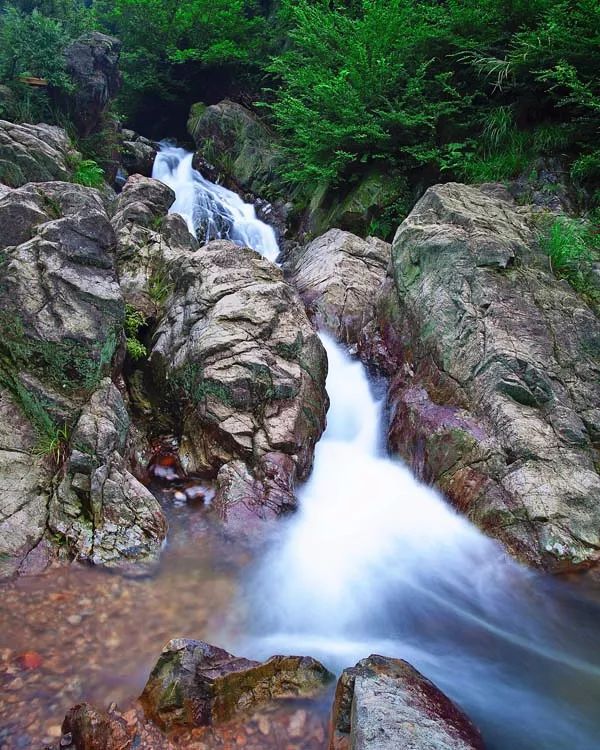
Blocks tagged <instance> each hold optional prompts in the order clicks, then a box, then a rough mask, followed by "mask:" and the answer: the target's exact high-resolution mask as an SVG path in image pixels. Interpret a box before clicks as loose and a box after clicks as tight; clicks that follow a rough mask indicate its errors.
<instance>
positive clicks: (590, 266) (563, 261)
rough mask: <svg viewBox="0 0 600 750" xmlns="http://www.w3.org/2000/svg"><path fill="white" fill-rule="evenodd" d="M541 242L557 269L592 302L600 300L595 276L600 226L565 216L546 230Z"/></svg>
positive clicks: (557, 219) (598, 258) (599, 242)
mask: <svg viewBox="0 0 600 750" xmlns="http://www.w3.org/2000/svg"><path fill="white" fill-rule="evenodd" d="M541 244H542V248H543V249H544V250H545V252H546V253H547V254H548V257H549V259H550V265H551V268H552V270H553V272H554V273H555V274H556V275H557V276H558V277H559V278H564V279H567V281H568V282H569V283H570V284H571V286H572V287H573V288H574V289H575V290H576V291H577V292H579V293H580V294H583V295H584V296H586V297H588V299H590V300H591V301H592V302H594V303H596V304H598V303H600V285H599V284H598V282H597V281H595V279H594V267H595V264H598V263H600V231H599V228H598V226H594V225H593V224H589V223H587V222H584V221H579V220H577V219H570V218H568V217H566V216H561V217H558V218H556V219H554V220H553V221H552V222H551V223H550V224H549V225H548V226H547V227H546V228H545V229H544V230H543V231H542V235H541Z"/></svg>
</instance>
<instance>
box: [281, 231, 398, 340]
mask: <svg viewBox="0 0 600 750" xmlns="http://www.w3.org/2000/svg"><path fill="white" fill-rule="evenodd" d="M390 255H391V246H390V245H389V244H388V243H387V242H383V241H382V240H378V239H376V238H375V237H368V238H367V239H366V240H363V239H361V238H360V237H357V236H356V235H355V234H350V232H343V231H342V230H340V229H330V230H329V231H328V232H327V233H326V234H324V235H323V236H321V237H317V239H315V240H313V241H312V242H311V243H310V244H308V245H306V246H305V247H304V248H302V249H300V250H299V251H297V252H296V253H294V254H293V255H292V257H291V259H290V260H289V261H288V262H287V263H286V266H285V270H286V273H287V274H289V280H290V283H292V284H293V285H294V286H295V287H296V289H297V290H298V292H299V293H300V296H301V298H302V301H303V302H304V304H305V305H306V308H307V310H308V312H309V315H310V316H311V317H312V318H314V320H315V321H316V324H317V327H318V328H324V329H326V330H328V331H330V332H331V333H332V334H333V335H334V336H335V337H336V338H337V339H338V340H341V341H345V342H346V343H348V344H355V343H356V342H357V341H358V337H359V334H360V331H361V330H362V329H363V328H364V327H365V326H366V325H367V323H369V322H370V321H371V319H372V318H373V315H374V310H373V305H374V302H375V296H376V294H377V292H378V290H379V287H380V286H381V284H382V283H383V281H384V279H385V276H386V272H387V268H388V265H389V261H390Z"/></svg>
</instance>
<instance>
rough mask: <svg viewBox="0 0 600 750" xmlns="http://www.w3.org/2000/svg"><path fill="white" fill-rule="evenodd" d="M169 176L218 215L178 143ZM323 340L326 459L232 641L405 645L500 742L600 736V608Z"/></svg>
mask: <svg viewBox="0 0 600 750" xmlns="http://www.w3.org/2000/svg"><path fill="white" fill-rule="evenodd" d="M160 175H162V176H160ZM190 175H191V176H190ZM155 176H158V177H159V179H163V181H165V182H167V183H168V184H171V186H172V187H173V189H174V190H175V191H176V194H177V201H176V203H175V205H174V207H173V209H172V210H175V211H177V210H178V211H180V212H182V213H183V215H184V216H186V219H187V221H188V225H190V226H192V225H193V226H198V225H199V224H202V223H203V222H206V221H207V220H208V223H209V225H210V222H214V224H215V225H216V224H218V220H217V218H215V215H214V213H215V212H219V211H222V210H223V208H222V207H223V205H225V204H224V203H223V200H222V195H223V192H222V191H223V189H222V188H218V186H214V185H212V184H211V183H208V182H207V181H206V180H204V178H202V177H201V176H200V175H199V174H198V173H197V172H194V171H193V170H191V156H190V155H186V154H185V152H182V151H181V150H178V149H174V148H173V147H169V148H168V149H165V150H163V152H161V154H159V156H158V158H157V164H156V167H155ZM169 180H171V181H170V182H169ZM206 186H208V187H206ZM205 188H206V194H205V193H204V190H205ZM224 192H225V193H229V191H224ZM215 196H216V197H215ZM237 200H238V201H239V200H240V199H239V198H238V199H237ZM232 204H233V199H231V198H229V197H227V204H226V205H227V206H230V205H232ZM242 205H243V204H242ZM232 215H233V214H232ZM202 217H205V218H202ZM206 217H208V219H206ZM244 221H246V219H244V220H240V223H239V225H238V219H236V218H235V217H234V218H233V219H232V222H233V227H232V230H231V231H232V232H234V233H235V234H236V236H237V238H238V241H244V242H247V243H248V244H250V245H251V246H253V247H254V248H255V249H256V250H258V251H259V252H262V253H263V254H264V255H266V256H267V257H270V258H271V259H273V258H275V257H276V254H277V253H276V252H275V251H274V250H272V249H268V250H265V245H264V244H263V240H262V239H261V240H260V241H256V242H254V241H251V240H250V239H245V240H241V239H239V238H240V237H241V235H242V230H243V232H246V229H245V228H244V227H245V224H244V223H243V222H244ZM254 221H257V220H256V219H254ZM258 223H260V222H258ZM263 226H264V225H263ZM230 236H232V238H233V235H232V234H230ZM245 236H246V237H248V236H249V235H247V234H246V235H245ZM256 236H257V237H261V238H262V237H264V234H261V233H260V232H257V234H256ZM322 340H323V343H324V346H325V348H326V351H327V356H328V361H329V374H328V377H327V391H328V394H329V397H330V400H331V405H330V409H329V412H328V416H327V429H326V432H325V434H324V435H323V438H322V439H321V441H320V442H319V444H318V445H317V448H316V453H315V463H314V469H313V472H312V475H311V477H310V479H309V481H308V482H307V483H306V484H305V485H304V487H302V488H301V490H300V493H299V510H298V512H297V513H296V514H294V515H293V516H292V517H290V518H289V519H286V520H282V521H280V522H279V523H278V525H277V527H276V529H275V531H274V537H273V539H272V540H271V545H270V548H269V550H268V551H267V553H266V554H265V555H264V557H263V559H262V560H261V561H259V563H258V564H257V565H256V567H255V569H254V570H253V571H252V572H251V573H250V574H249V575H248V579H247V581H246V582H245V594H244V606H243V607H241V608H240V609H241V610H242V611H244V612H245V615H243V616H241V617H242V622H240V621H239V617H240V616H239V615H238V613H237V612H234V613H233V615H232V617H233V618H234V619H235V618H238V619H237V621H236V622H234V623H233V624H232V629H231V630H232V633H235V635H231V636H228V635H227V633H226V632H224V633H223V640H224V641H227V640H228V638H229V642H225V643H222V644H221V645H225V646H228V647H229V648H230V649H231V650H234V651H237V653H242V654H244V655H246V656H255V657H257V658H264V657H266V656H269V655H270V654H272V653H301V654H310V655H312V656H315V657H317V658H320V659H322V660H323V661H324V662H325V663H326V664H327V665H328V666H330V667H331V668H333V669H335V670H337V671H340V670H341V669H343V668H344V667H347V666H352V665H353V664H354V663H355V662H356V661H357V660H358V659H360V658H363V657H365V656H367V655H368V654H370V653H373V652H375V653H381V654H384V655H388V656H394V657H399V658H404V659H406V660H408V661H410V662H412V663H413V664H414V665H415V666H416V667H417V668H418V669H420V670H421V671H422V672H423V673H424V674H425V675H427V676H428V677H429V678H430V679H432V680H433V681H434V682H435V683H436V684H438V685H439V686H440V687H441V688H442V689H443V690H444V691H445V692H446V693H447V694H448V695H449V696H450V697H451V698H453V699H454V700H456V701H457V702H458V703H460V705H462V706H463V708H464V709H465V710H466V711H467V713H468V714H469V715H470V716H471V718H472V719H473V720H474V721H475V722H476V723H477V724H478V725H479V726H480V728H481V729H482V730H483V733H484V737H485V740H486V742H487V747H488V748H489V750H545V749H546V748H552V749H553V750H593V748H597V747H599V746H600V743H599V742H598V739H597V738H598V736H599V735H600V717H599V716H598V710H597V706H598V705H599V702H600V645H599V639H598V637H597V636H598V622H599V619H598V618H599V616H600V609H599V608H598V607H597V606H596V605H594V604H593V603H591V602H589V601H587V600H586V599H584V598H583V597H581V596H579V595H578V594H577V592H576V590H575V591H572V590H571V589H569V588H568V587H567V586H565V585H561V584H560V583H558V582H556V581H554V580H553V579H550V578H549V577H546V576H543V575H541V574H537V573H534V572H532V571H530V570H527V569H525V568H523V567H521V566H520V565H518V564H517V563H515V562H513V561H512V560H510V559H509V558H508V557H507V556H506V555H505V554H504V552H503V550H502V549H501V547H500V546H499V545H498V544H497V543H495V542H494V541H492V540H490V539H488V538H487V537H486V536H484V535H483V534H482V533H481V532H480V531H479V530H478V529H477V528H475V527H474V526H473V525H472V524H470V523H469V522H468V521H467V520H465V519H464V518H463V517H461V516H460V515H458V514H457V513H456V512H454V510H453V509H452V508H450V507H449V506H448V505H447V503H446V502H445V501H444V500H443V498H442V497H441V496H440V495H439V494H438V493H437V492H436V491H434V490H433V489H431V488H429V487H427V486H425V485H423V484H421V483H420V482H418V481H417V480H416V479H415V478H414V477H413V476H412V474H411V473H410V471H409V470H408V469H407V468H406V467H405V466H404V465H403V464H402V463H401V462H399V461H396V460H393V459H391V458H390V457H389V456H388V455H387V454H386V453H385V451H384V450H383V449H382V447H381V444H380V442H381V441H380V432H381V430H382V426H383V422H384V415H383V414H382V406H381V403H379V402H378V401H377V399H376V398H375V397H374V395H373V393H372V389H371V387H370V383H369V381H368V378H367V376H366V373H365V371H364V369H363V367H362V365H361V364H360V363H359V362H357V361H355V360H353V359H352V358H351V357H350V356H349V355H347V354H346V352H345V351H344V350H343V349H342V347H340V346H339V345H337V344H336V343H335V342H334V341H333V340H332V339H331V338H329V337H328V336H325V335H324V336H322ZM240 630H241V631H242V632H245V633H246V634H247V635H246V636H244V638H243V639H240V636H239V632H240Z"/></svg>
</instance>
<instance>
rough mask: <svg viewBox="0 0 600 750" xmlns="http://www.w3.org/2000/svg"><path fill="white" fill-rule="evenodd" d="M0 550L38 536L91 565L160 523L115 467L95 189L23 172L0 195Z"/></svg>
mask: <svg viewBox="0 0 600 750" xmlns="http://www.w3.org/2000/svg"><path fill="white" fill-rule="evenodd" d="M0 238H1V239H0V263H1V264H2V275H1V276H0V320H1V321H2V330H3V337H2V340H1V341H0V393H1V399H0V412H1V413H2V416H5V417H6V419H7V422H6V425H10V426H11V428H12V430H13V432H12V433H11V432H10V431H8V428H7V429H6V430H4V421H3V422H2V424H3V432H2V433H1V435H0V448H1V449H0V508H1V511H0V553H2V554H3V555H4V556H5V557H6V558H8V559H9V561H10V565H8V568H10V570H9V572H14V570H16V569H22V568H23V567H24V566H25V567H27V568H29V569H33V568H34V567H35V559H34V558H36V554H37V552H36V550H38V548H40V540H41V539H42V537H47V538H50V539H52V540H53V541H55V542H58V543H59V545H60V548H61V550H62V551H63V553H64V552H66V553H68V556H69V557H77V558H79V559H82V560H87V561H90V562H93V563H101V564H111V565H112V564H116V563H118V562H120V561H122V560H131V559H134V558H135V559H137V558H149V557H154V556H155V555H156V554H157V553H158V551H159V549H160V545H161V543H162V540H163V539H164V536H165V533H166V523H165V520H164V517H163V515H162V513H161V511H160V507H159V505H158V503H157V501H156V500H155V498H154V497H153V496H152V495H151V494H150V493H149V492H148V490H146V489H145V488H144V487H143V486H142V485H141V484H140V483H139V482H138V481H137V480H136V479H135V478H134V477H133V476H132V474H131V473H130V472H129V470H128V461H127V456H128V450H127V445H126V441H127V437H128V432H129V416H128V414H127V411H126V408H125V405H124V402H123V398H122V396H121V393H120V392H119V391H118V390H117V388H116V387H115V386H114V385H113V383H112V381H111V379H110V377H108V376H109V375H111V374H113V372H114V370H115V369H116V368H118V365H119V353H120V351H121V350H122V347H121V342H122V339H123V323H124V300H123V297H122V295H121V291H120V288H119V283H118V279H117V270H116V266H115V258H114V251H115V245H116V241H115V234H114V230H113V228H112V226H111V224H110V222H109V220H108V217H107V215H106V212H105V210H104V206H103V203H102V199H101V197H100V195H99V193H98V192H97V191H95V190H92V189H90V188H85V187H82V186H80V185H72V184H69V183H61V182H49V183H39V184H27V185H25V186H23V187H21V188H18V189H15V190H10V191H8V192H5V193H3V195H2V196H1V197H0Z"/></svg>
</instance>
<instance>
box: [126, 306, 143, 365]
mask: <svg viewBox="0 0 600 750" xmlns="http://www.w3.org/2000/svg"><path fill="white" fill-rule="evenodd" d="M124 325H125V344H126V346H127V353H128V354H129V356H130V357H131V359H133V360H138V359H144V358H145V357H146V356H147V355H148V352H147V350H146V347H145V346H144V345H143V344H142V343H141V341H140V340H139V338H138V334H139V330H140V328H142V326H145V325H146V316H145V315H144V313H142V312H141V311H140V310H136V309H135V307H133V306H132V305H126V306H125V324H124Z"/></svg>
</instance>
